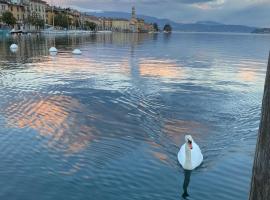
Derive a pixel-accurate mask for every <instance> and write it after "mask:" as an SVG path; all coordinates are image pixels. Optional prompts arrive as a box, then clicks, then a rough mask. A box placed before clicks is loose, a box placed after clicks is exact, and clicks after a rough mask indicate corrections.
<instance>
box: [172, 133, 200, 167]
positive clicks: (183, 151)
mask: <svg viewBox="0 0 270 200" xmlns="http://www.w3.org/2000/svg"><path fill="white" fill-rule="evenodd" d="M185 141H186V143H185V144H183V145H182V147H181V148H180V151H179V152H178V155H177V157H178V161H179V163H180V164H181V165H182V167H183V168H184V169H186V170H193V169H195V168H196V167H198V166H199V165H200V164H201V163H202V161H203V155H202V152H201V149H200V147H199V146H198V145H197V144H196V143H195V142H194V140H193V139H192V137H191V135H186V136H185Z"/></svg>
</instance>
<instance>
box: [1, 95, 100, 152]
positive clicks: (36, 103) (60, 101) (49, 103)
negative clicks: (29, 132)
mask: <svg viewBox="0 0 270 200" xmlns="http://www.w3.org/2000/svg"><path fill="white" fill-rule="evenodd" d="M85 111H86V109H85V108H84V106H83V105H82V104H80V102H79V101H78V100H76V99H74V98H72V97H68V96H50V97H46V98H37V99H24V100H21V101H19V102H14V103H13V104H11V105H10V106H8V107H7V108H6V109H5V114H6V118H7V121H8V125H9V126H11V127H16V128H32V129H34V130H36V131H37V132H38V133H39V134H40V136H43V137H46V138H47V139H48V143H47V145H48V147H50V148H54V149H56V150H61V151H65V152H66V153H76V152H79V151H81V150H83V149H85V148H86V147H87V145H89V143H90V142H91V141H92V140H93V139H94V137H95V133H96V130H95V128H94V127H92V126H90V125H89V120H88V118H89V117H87V115H86V113H85Z"/></svg>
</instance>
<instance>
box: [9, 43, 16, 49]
mask: <svg viewBox="0 0 270 200" xmlns="http://www.w3.org/2000/svg"><path fill="white" fill-rule="evenodd" d="M10 49H18V45H17V44H12V45H10Z"/></svg>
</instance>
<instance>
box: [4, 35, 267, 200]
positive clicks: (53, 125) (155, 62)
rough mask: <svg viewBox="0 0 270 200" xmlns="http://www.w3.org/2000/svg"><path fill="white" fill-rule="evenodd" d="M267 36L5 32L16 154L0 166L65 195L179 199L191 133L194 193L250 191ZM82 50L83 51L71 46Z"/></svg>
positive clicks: (11, 147) (10, 145)
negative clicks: (197, 151) (200, 159)
mask: <svg viewBox="0 0 270 200" xmlns="http://www.w3.org/2000/svg"><path fill="white" fill-rule="evenodd" d="M14 41H17V42H18V43H19V44H20V45H19V50H18V52H17V53H15V54H14V53H11V52H10V50H9V49H8V48H9V44H10V43H12V42H14ZM266 44H269V39H268V38H267V37H264V36H261V37H258V36H253V35H226V34H187V33H186V34H184V33H181V34H171V35H166V36H164V35H162V34H159V35H151V34H146V35H137V34H108V35H103V34H99V35H91V36H86V37H56V38H54V37H50V38H44V37H39V38H36V37H27V38H24V37H21V38H5V39H0V58H1V61H0V77H1V79H0V81H1V84H0V89H1V94H0V97H1V102H0V123H1V124H2V125H3V127H4V128H3V130H0V141H1V142H2V143H3V145H2V149H3V151H2V152H12V153H11V154H8V153H2V154H1V153H0V159H1V160H2V163H1V166H2V168H3V169H6V170H7V169H8V170H7V172H6V173H7V174H13V173H19V175H18V176H15V177H17V178H16V179H17V182H18V183H22V182H23V180H24V179H27V180H29V179H31V177H36V179H37V182H38V183H39V185H40V188H39V189H37V188H35V189H34V191H37V192H38V193H40V194H43V195H44V196H46V194H44V191H51V192H52V193H50V194H53V195H54V196H56V197H58V198H59V199H60V198H62V197H63V198H64V199H69V198H70V195H68V194H69V193H68V191H67V190H65V189H63V188H70V190H72V191H73V192H74V193H73V194H81V196H80V197H81V198H82V199H86V198H87V197H89V196H90V195H93V193H95V197H96V199H118V200H119V199H127V198H130V199H160V198H163V199H165V198H166V199H177V198H179V197H180V196H181V190H182V188H181V187H182V182H183V180H184V173H182V172H183V171H182V169H181V168H180V166H179V164H178V163H177V159H176V154H177V151H178V150H179V146H180V145H181V144H183V143H184V135H185V134H186V133H189V134H192V135H193V136H194V140H195V141H196V142H197V143H198V144H199V145H200V147H201V148H202V151H203V153H204V155H205V162H204V164H203V166H202V167H201V168H199V169H198V170H195V171H194V173H192V181H191V183H190V186H189V188H190V194H191V196H192V197H194V198H197V197H203V198H206V199H210V200H212V199H213V200H214V199H217V197H220V196H219V194H227V193H226V192H227V191H228V190H231V191H230V192H229V193H228V196H225V197H228V198H227V199H230V197H233V199H236V198H237V199H245V198H246V194H247V192H246V191H247V190H248V180H249V176H250V166H251V165H250V163H251V162H252V155H253V148H254V143H255V137H256V132H257V126H258V122H259V111H260V105H261V95H262V90H263V82H264V72H265V66H266V57H267V51H268V48H269V46H268V45H266ZM52 45H55V46H56V47H57V48H58V49H59V54H58V55H56V56H50V55H49V52H48V48H49V47H50V46H52ZM75 47H76V48H80V49H81V50H82V51H83V54H82V55H81V56H73V55H71V51H72V49H74V48H75ZM258 47H260V48H258ZM24 49H25V50H24ZM15 146H16V148H15ZM235 152H237V156H240V158H237V157H235V155H236V154H235ZM7 155H8V156H7ZM20 158H24V159H26V160H27V162H24V161H23V160H22V159H20ZM14 160H15V161H14ZM237 160H241V162H237ZM12 162H15V163H16V164H18V165H20V166H21V169H22V170H21V174H20V172H16V170H15V169H16V167H15V166H11V164H10V163H12ZM221 163H222V164H221ZM231 166H233V168H232V167H231ZM40 169H42V170H40ZM241 169H243V170H241ZM27 170H29V171H27ZM22 174H26V176H27V177H24V179H22V178H20V177H21V175H22ZM48 174H49V175H50V176H48ZM232 174H238V176H241V177H240V178H239V180H241V181H239V182H237V180H236V182H235V179H234V177H232ZM28 177H29V179H28ZM42 177H43V179H42ZM44 177H46V178H44ZM53 177H55V178H53ZM3 180H5V183H7V184H8V185H10V186H11V187H13V186H14V187H16V188H18V185H16V184H15V183H14V182H12V181H11V180H8V179H6V178H3ZM74 180H76V181H74ZM45 182H46V183H47V184H48V183H49V185H52V188H50V189H48V190H44V188H48V187H45V185H46V184H45ZM56 182H57V185H58V186H59V187H61V189H59V188H57V192H56V189H54V188H53V186H55V185H56ZM206 182H207V183H209V188H204V185H205V183H206ZM73 183H76V186H75V184H73ZM235 183H236V184H237V185H238V188H232V187H233V185H235ZM0 184H1V182H0ZM21 185H23V184H21ZM111 185H113V186H115V187H110V186H111ZM0 186H3V188H4V184H1V185H0ZM86 187H87V189H85V188H86ZM19 188H22V186H20V187H19ZM212 190H213V191H215V192H214V194H213V196H210V195H209V194H210V192H211V191H212ZM7 191H8V189H7ZM24 191H28V190H27V189H25V190H24ZM58 191H61V192H62V193H61V194H62V195H63V196H59V195H58V194H60V193H59V192H58ZM224 191H225V192H224ZM3 194H4V196H5V194H6V193H3ZM29 194H31V192H28V193H26V192H25V193H23V192H22V193H21V195H22V196H25V197H29V196H28V195H29ZM56 194H57V195H56ZM14 195H16V194H14ZM127 195H128V197H127ZM14 199H16V198H15V197H14ZM26 199H29V198H26ZM225 199H226V198H225Z"/></svg>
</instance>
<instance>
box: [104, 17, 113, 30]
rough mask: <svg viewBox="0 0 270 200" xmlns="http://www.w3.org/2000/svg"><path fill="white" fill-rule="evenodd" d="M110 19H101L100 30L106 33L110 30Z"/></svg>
mask: <svg viewBox="0 0 270 200" xmlns="http://www.w3.org/2000/svg"><path fill="white" fill-rule="evenodd" d="M112 21H113V19H112V18H102V29H103V30H106V31H111V30H112Z"/></svg>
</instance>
